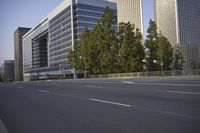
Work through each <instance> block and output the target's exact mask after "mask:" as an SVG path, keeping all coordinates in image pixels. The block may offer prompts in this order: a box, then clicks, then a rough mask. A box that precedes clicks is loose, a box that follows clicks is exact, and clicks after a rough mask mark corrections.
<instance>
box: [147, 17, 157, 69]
mask: <svg viewBox="0 0 200 133" xmlns="http://www.w3.org/2000/svg"><path fill="white" fill-rule="evenodd" d="M147 34H148V35H147V39H146V40H145V47H146V48H147V56H146V61H147V64H146V67H147V70H148V71H157V70H159V65H158V63H157V62H158V56H157V51H158V33H157V26H156V23H155V22H154V21H152V20H150V22H149V28H148V29H147Z"/></svg>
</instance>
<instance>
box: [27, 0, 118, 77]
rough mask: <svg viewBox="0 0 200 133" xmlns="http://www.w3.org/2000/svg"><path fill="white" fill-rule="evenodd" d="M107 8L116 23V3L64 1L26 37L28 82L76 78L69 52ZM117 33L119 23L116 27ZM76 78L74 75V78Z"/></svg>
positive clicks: (93, 0)
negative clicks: (111, 12)
mask: <svg viewBox="0 0 200 133" xmlns="http://www.w3.org/2000/svg"><path fill="white" fill-rule="evenodd" d="M106 7H109V8H110V9H112V10H113V13H114V16H115V19H116V20H117V6H116V3H113V2H108V1H105V0H64V1H63V2H62V3H61V4H60V5H58V6H57V7H56V8H55V9H54V10H53V11H52V12H50V13H49V14H48V15H47V17H45V18H44V19H43V20H42V21H40V23H39V24H38V25H37V26H35V27H34V28H32V29H31V30H30V31H29V32H28V33H26V34H25V35H24V36H23V61H24V63H23V68H24V78H25V80H34V79H38V78H46V77H48V76H51V77H52V78H53V77H56V76H59V75H62V74H63V73H64V74H63V75H73V74H74V73H75V71H74V69H73V68H71V67H70V66H69V64H68V61H67V54H68V51H69V50H70V49H71V48H73V46H74V40H76V39H79V38H80V35H81V33H82V32H83V29H84V28H85V27H88V29H90V30H91V29H92V28H93V27H94V26H95V25H96V23H97V21H98V20H99V19H100V18H101V17H102V15H103V12H104V10H105V8H106ZM113 28H114V29H116V30H117V21H116V22H115V23H114V24H113ZM74 75H75V74H74Z"/></svg>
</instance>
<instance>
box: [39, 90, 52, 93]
mask: <svg viewBox="0 0 200 133" xmlns="http://www.w3.org/2000/svg"><path fill="white" fill-rule="evenodd" d="M38 91H40V92H43V93H50V91H46V90H38Z"/></svg>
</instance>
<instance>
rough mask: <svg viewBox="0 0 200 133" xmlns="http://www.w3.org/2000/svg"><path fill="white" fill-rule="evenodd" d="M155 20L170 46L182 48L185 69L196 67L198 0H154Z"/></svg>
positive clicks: (199, 27) (199, 38)
mask: <svg viewBox="0 0 200 133" xmlns="http://www.w3.org/2000/svg"><path fill="white" fill-rule="evenodd" d="M154 14H155V22H156V23H157V26H158V31H161V32H162V33H163V34H164V35H165V36H166V37H167V38H168V40H169V41H170V43H171V44H172V46H173V47H174V46H177V45H178V46H180V47H181V48H182V53H183V57H184V60H185V69H194V68H198V67H199V66H198V61H199V58H200V54H199V49H200V1H199V0H154Z"/></svg>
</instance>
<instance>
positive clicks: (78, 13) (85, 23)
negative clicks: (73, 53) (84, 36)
mask: <svg viewBox="0 0 200 133" xmlns="http://www.w3.org/2000/svg"><path fill="white" fill-rule="evenodd" d="M105 8H106V7H99V6H93V5H85V4H82V3H78V4H76V5H75V6H74V20H75V22H74V23H75V29H76V30H75V36H76V37H77V38H78V39H79V38H80V35H81V33H82V32H83V29H84V28H85V27H87V28H88V29H92V28H93V27H94V26H95V25H96V23H97V21H98V20H99V19H100V18H101V17H102V15H103V13H104V10H105ZM113 14H114V17H115V20H116V21H115V22H114V23H113V28H114V29H115V30H117V10H116V9H113Z"/></svg>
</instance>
